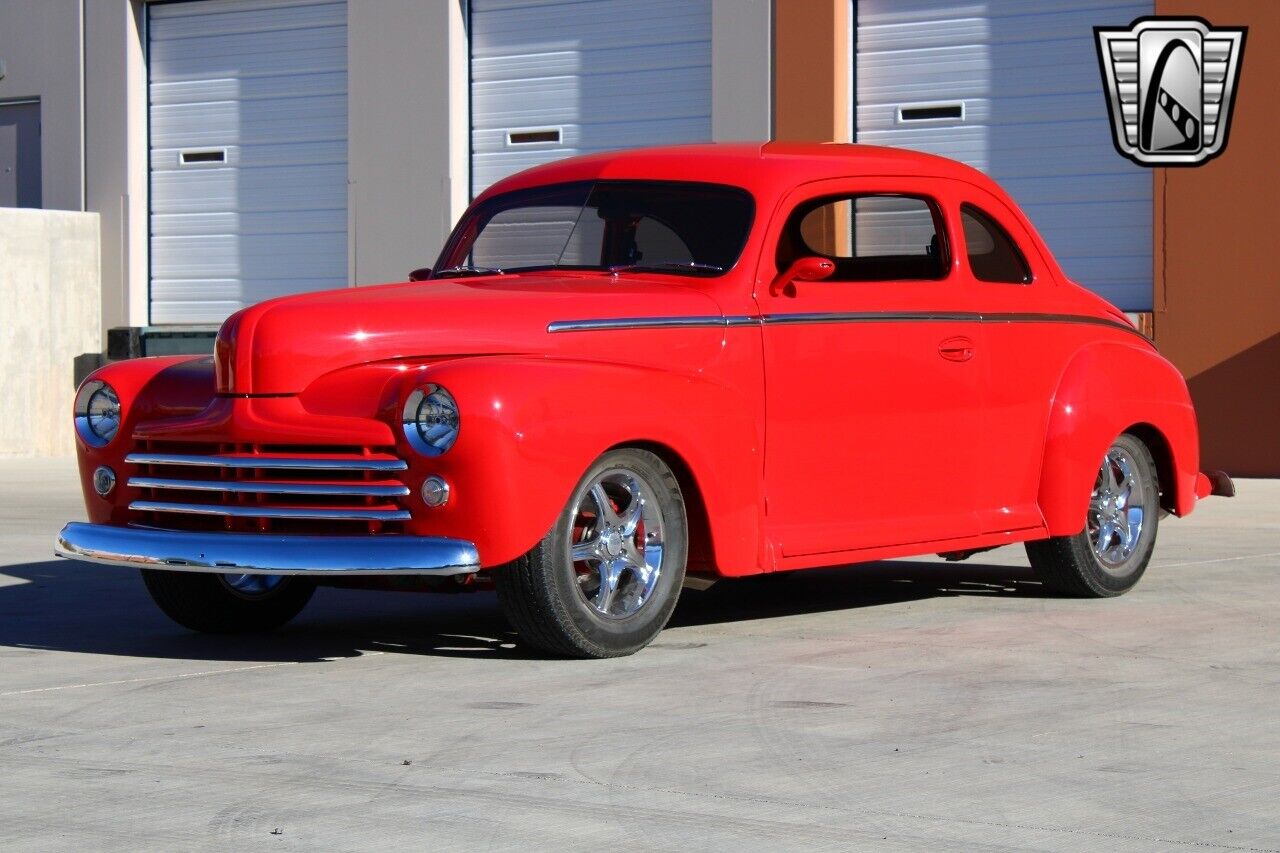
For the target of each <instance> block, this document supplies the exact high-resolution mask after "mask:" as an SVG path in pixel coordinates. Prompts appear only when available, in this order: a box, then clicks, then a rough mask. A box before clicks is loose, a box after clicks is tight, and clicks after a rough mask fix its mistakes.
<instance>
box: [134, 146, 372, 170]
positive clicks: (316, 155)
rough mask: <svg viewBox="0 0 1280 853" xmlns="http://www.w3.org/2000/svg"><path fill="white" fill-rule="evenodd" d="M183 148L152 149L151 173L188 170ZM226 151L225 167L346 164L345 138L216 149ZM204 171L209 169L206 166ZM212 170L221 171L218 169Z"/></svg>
mask: <svg viewBox="0 0 1280 853" xmlns="http://www.w3.org/2000/svg"><path fill="white" fill-rule="evenodd" d="M184 150H186V149H184V148H159V147H156V148H152V149H151V170H152V171H153V172H171V171H175V170H184V171H185V170H189V169H191V168H193V167H192V166H191V165H189V164H188V165H183V164H182V162H181V155H182V152H183V151H184ZM218 150H219V151H225V152H226V161H225V168H237V169H252V168H255V167H259V166H281V167H289V166H342V165H344V164H345V163H346V162H347V142H346V140H345V139H338V140H333V141H327V142H326V141H319V142H298V143H275V144H265V145H226V146H219V147H218ZM204 168H209V167H208V166H205V167H204ZM215 168H224V166H221V165H219V166H217V167H215Z"/></svg>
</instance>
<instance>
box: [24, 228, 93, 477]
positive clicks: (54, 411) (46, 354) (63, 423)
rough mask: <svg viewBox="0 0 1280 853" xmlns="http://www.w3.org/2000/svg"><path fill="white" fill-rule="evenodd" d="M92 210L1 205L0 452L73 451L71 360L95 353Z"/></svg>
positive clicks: (43, 453)
mask: <svg viewBox="0 0 1280 853" xmlns="http://www.w3.org/2000/svg"><path fill="white" fill-rule="evenodd" d="M98 232H99V223H98V214H96V213H75V212H69V211H61V210H24V209H16V208H7V207H5V208H0V400H3V401H4V406H3V411H4V416H3V417H0V457H3V456H68V455H71V454H72V453H74V452H75V439H74V433H73V431H72V426H71V404H72V401H73V399H74V396H75V387H74V376H73V363H74V360H75V357H76V356H78V355H81V354H83V353H97V352H101V351H102V346H103V343H102V332H101V326H100V321H101V300H102V294H101V290H102V286H101V282H100V275H99V269H98V268H99V261H98V259H99V252H100V247H99V240H98Z"/></svg>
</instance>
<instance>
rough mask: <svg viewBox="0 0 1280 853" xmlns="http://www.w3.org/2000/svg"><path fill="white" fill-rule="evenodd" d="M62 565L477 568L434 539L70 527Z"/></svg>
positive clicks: (241, 569)
mask: <svg viewBox="0 0 1280 853" xmlns="http://www.w3.org/2000/svg"><path fill="white" fill-rule="evenodd" d="M54 553H55V554H56V555H58V556H59V557H66V558H68V559H72V560H84V561H87V562H91V563H103V564H106V565H111V566H128V567H131V568H135V569H170V570H174V571H184V572H218V573H223V572H231V573H235V574H259V575H311V576H313V577H318V576H328V575H461V574H471V573H473V572H476V571H478V570H479V568H480V556H479V554H478V553H477V552H476V546H475V545H473V544H472V543H470V542H466V541H463V540H461V539H445V538H442V537H437V536H401V535H394V536H284V535H279V534H272V533H195V532H192V531H187V530H182V531H169V530H149V529H145V528H137V527H114V526H111V525H106V524H83V523H79V522H73V523H71V524H68V525H67V526H66V527H64V528H62V532H61V533H60V534H59V535H58V539H57V541H56V543H55V545H54Z"/></svg>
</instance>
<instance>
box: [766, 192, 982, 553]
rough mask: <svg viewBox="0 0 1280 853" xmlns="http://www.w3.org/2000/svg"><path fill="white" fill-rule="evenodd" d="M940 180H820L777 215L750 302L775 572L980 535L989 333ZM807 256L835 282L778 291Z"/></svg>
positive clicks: (802, 283) (810, 283)
mask: <svg viewBox="0 0 1280 853" xmlns="http://www.w3.org/2000/svg"><path fill="white" fill-rule="evenodd" d="M940 185H944V182H941V181H927V182H926V181H920V180H912V179H906V178H902V179H892V180H874V181H873V180H853V179H850V180H841V181H824V182H819V183H817V184H809V185H806V186H805V187H803V188H801V190H799V191H797V192H796V193H795V194H793V196H792V197H791V198H790V199H789V200H788V201H787V202H786V203H785V204H784V205H783V207H782V208H781V213H780V216H781V219H782V222H781V225H780V227H779V224H778V223H775V228H776V229H777V231H776V233H775V234H774V236H773V238H772V239H771V241H770V245H771V246H773V251H772V253H770V251H769V247H768V246H766V253H765V255H764V257H763V259H762V271H761V274H760V275H759V276H758V277H757V278H758V281H759V282H760V285H759V291H758V292H757V295H756V298H757V304H758V306H759V310H760V313H761V315H762V318H763V324H762V327H763V335H764V359H765V386H766V392H765V396H766V404H765V405H766V417H767V425H766V440H765V488H766V525H767V528H768V535H769V539H770V541H771V543H772V545H773V547H774V549H775V553H776V554H777V558H778V563H779V565H780V566H781V567H784V568H785V567H800V566H804V565H821V564H829V563H833V562H836V561H837V560H839V559H840V558H841V555H847V556H848V557H849V558H856V556H857V555H856V553H850V552H856V551H858V550H861V549H867V548H877V547H891V546H900V545H906V544H912V543H929V542H940V541H941V540H948V539H957V538H962V537H966V536H972V535H976V534H977V533H979V532H980V525H979V522H978V499H979V495H980V489H979V478H980V475H981V471H980V468H981V467H982V466H981V465H980V459H979V448H981V447H982V442H981V441H980V439H981V435H980V423H981V414H982V399H981V398H982V383H981V381H980V378H981V375H982V372H983V341H982V329H981V326H980V323H979V318H978V316H977V314H976V309H975V303H974V294H973V292H972V287H971V286H969V285H968V283H966V282H965V281H964V280H962V277H961V276H959V275H958V268H957V264H956V263H955V249H954V248H953V247H957V246H962V245H963V243H961V242H960V241H959V240H957V239H956V235H955V232H954V230H953V228H954V224H953V223H949V222H948V221H947V220H946V219H945V217H944V215H943V210H944V209H947V208H948V207H950V206H948V205H946V204H945V202H944V200H943V199H941V198H939V197H938V196H937V193H938V192H939V191H940V190H943V189H945V187H944V186H940ZM813 255H817V256H820V257H825V258H828V259H830V260H832V261H833V262H834V264H835V273H834V274H833V275H832V276H831V278H829V279H827V280H823V281H798V282H795V283H794V286H793V287H788V288H785V289H783V290H781V291H780V292H777V293H772V292H770V288H769V284H768V282H770V281H771V280H772V279H773V278H774V277H775V276H777V274H778V272H779V271H780V270H781V269H785V268H786V266H787V265H789V264H790V263H791V262H792V261H794V260H795V259H797V258H799V257H804V256H813ZM778 552H780V553H778Z"/></svg>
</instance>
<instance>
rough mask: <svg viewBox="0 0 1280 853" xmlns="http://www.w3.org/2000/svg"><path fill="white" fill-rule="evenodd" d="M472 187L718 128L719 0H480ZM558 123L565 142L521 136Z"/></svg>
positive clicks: (474, 30) (474, 18)
mask: <svg viewBox="0 0 1280 853" xmlns="http://www.w3.org/2000/svg"><path fill="white" fill-rule="evenodd" d="M471 63H472V64H471V72H472V87H471V120H472V139H471V150H472V172H471V183H472V191H473V192H474V193H479V192H481V191H482V190H483V189H485V188H486V187H488V186H489V185H490V184H492V183H493V182H494V181H496V180H499V179H501V178H503V177H506V176H508V175H511V174H514V173H515V172H518V171H520V170H522V169H525V168H529V167H531V166H536V165H539V164H542V163H547V162H550V161H552V160H557V159H560V158H563V157H568V156H571V155H574V154H583V153H593V152H598V151H607V150H612V149H618V148H631V147H638V146H643V145H662V144H677V143H684V142H701V141H706V140H709V139H710V138H711V3H710V0H650V1H649V2H645V3H634V2H631V0H566V1H565V2H556V3H548V2H545V0H541V1H540V2H510V0H474V2H472V3H471ZM536 128H551V129H556V130H558V131H559V132H560V138H559V140H558V141H556V142H542V143H534V144H529V145H522V144H520V143H518V142H516V143H512V142H511V140H510V139H509V137H508V134H509V133H510V132H512V131H521V130H530V129H536Z"/></svg>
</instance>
